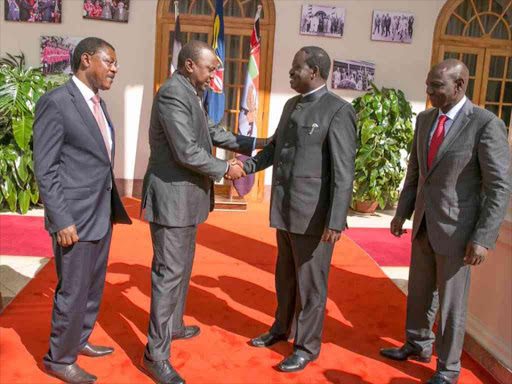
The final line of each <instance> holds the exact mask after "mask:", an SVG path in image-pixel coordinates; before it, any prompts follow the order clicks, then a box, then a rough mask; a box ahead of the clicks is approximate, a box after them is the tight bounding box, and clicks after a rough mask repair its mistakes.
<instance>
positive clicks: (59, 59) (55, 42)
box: [41, 36, 84, 75]
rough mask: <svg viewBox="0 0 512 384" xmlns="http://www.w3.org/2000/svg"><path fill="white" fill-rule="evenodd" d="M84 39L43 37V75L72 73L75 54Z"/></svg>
mask: <svg viewBox="0 0 512 384" xmlns="http://www.w3.org/2000/svg"><path fill="white" fill-rule="evenodd" d="M83 39H84V38H83V37H62V36H41V66H42V67H43V74H44V75H50V74H56V73H66V74H70V73H72V72H73V71H72V63H73V52H74V50H75V48H76V46H77V45H78V43H79V42H80V41H81V40H83Z"/></svg>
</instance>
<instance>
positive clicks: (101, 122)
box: [91, 95, 112, 161]
mask: <svg viewBox="0 0 512 384" xmlns="http://www.w3.org/2000/svg"><path fill="white" fill-rule="evenodd" d="M91 100H92V104H93V106H94V108H93V111H94V118H95V119H96V122H97V123H98V127H99V128H100V131H101V136H103V141H104V142H105V147H106V148H107V152H108V158H109V160H110V161H112V154H111V150H110V139H109V138H108V133H107V126H106V124H105V119H104V118H103V113H102V111H101V105H100V97H99V96H98V95H94V96H93V97H92V99H91Z"/></svg>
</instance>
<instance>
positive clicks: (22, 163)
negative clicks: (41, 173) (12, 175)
mask: <svg viewBox="0 0 512 384" xmlns="http://www.w3.org/2000/svg"><path fill="white" fill-rule="evenodd" d="M29 161H30V159H29V158H28V156H26V155H22V156H20V157H18V158H17V159H16V162H15V164H16V172H17V173H18V178H19V179H20V181H21V182H23V183H26V182H27V179H28V177H29V174H28V169H27V165H28V162H29Z"/></svg>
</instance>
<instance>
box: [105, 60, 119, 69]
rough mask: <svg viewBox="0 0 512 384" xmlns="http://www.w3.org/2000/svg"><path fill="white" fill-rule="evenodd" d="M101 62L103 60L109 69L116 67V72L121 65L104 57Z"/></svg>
mask: <svg viewBox="0 0 512 384" xmlns="http://www.w3.org/2000/svg"><path fill="white" fill-rule="evenodd" d="M101 60H103V62H104V63H105V64H107V65H108V67H109V68H112V67H114V68H115V70H116V71H118V70H119V64H118V63H117V61H112V60H110V59H107V58H106V57H102V58H101Z"/></svg>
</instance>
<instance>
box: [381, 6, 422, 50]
mask: <svg viewBox="0 0 512 384" xmlns="http://www.w3.org/2000/svg"><path fill="white" fill-rule="evenodd" d="M413 31H414V15H413V14H412V13H406V12H389V11H377V10H374V11H373V20H372V40H379V41H392V42H395V43H408V44H410V43H411V42H412V33H413Z"/></svg>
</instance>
